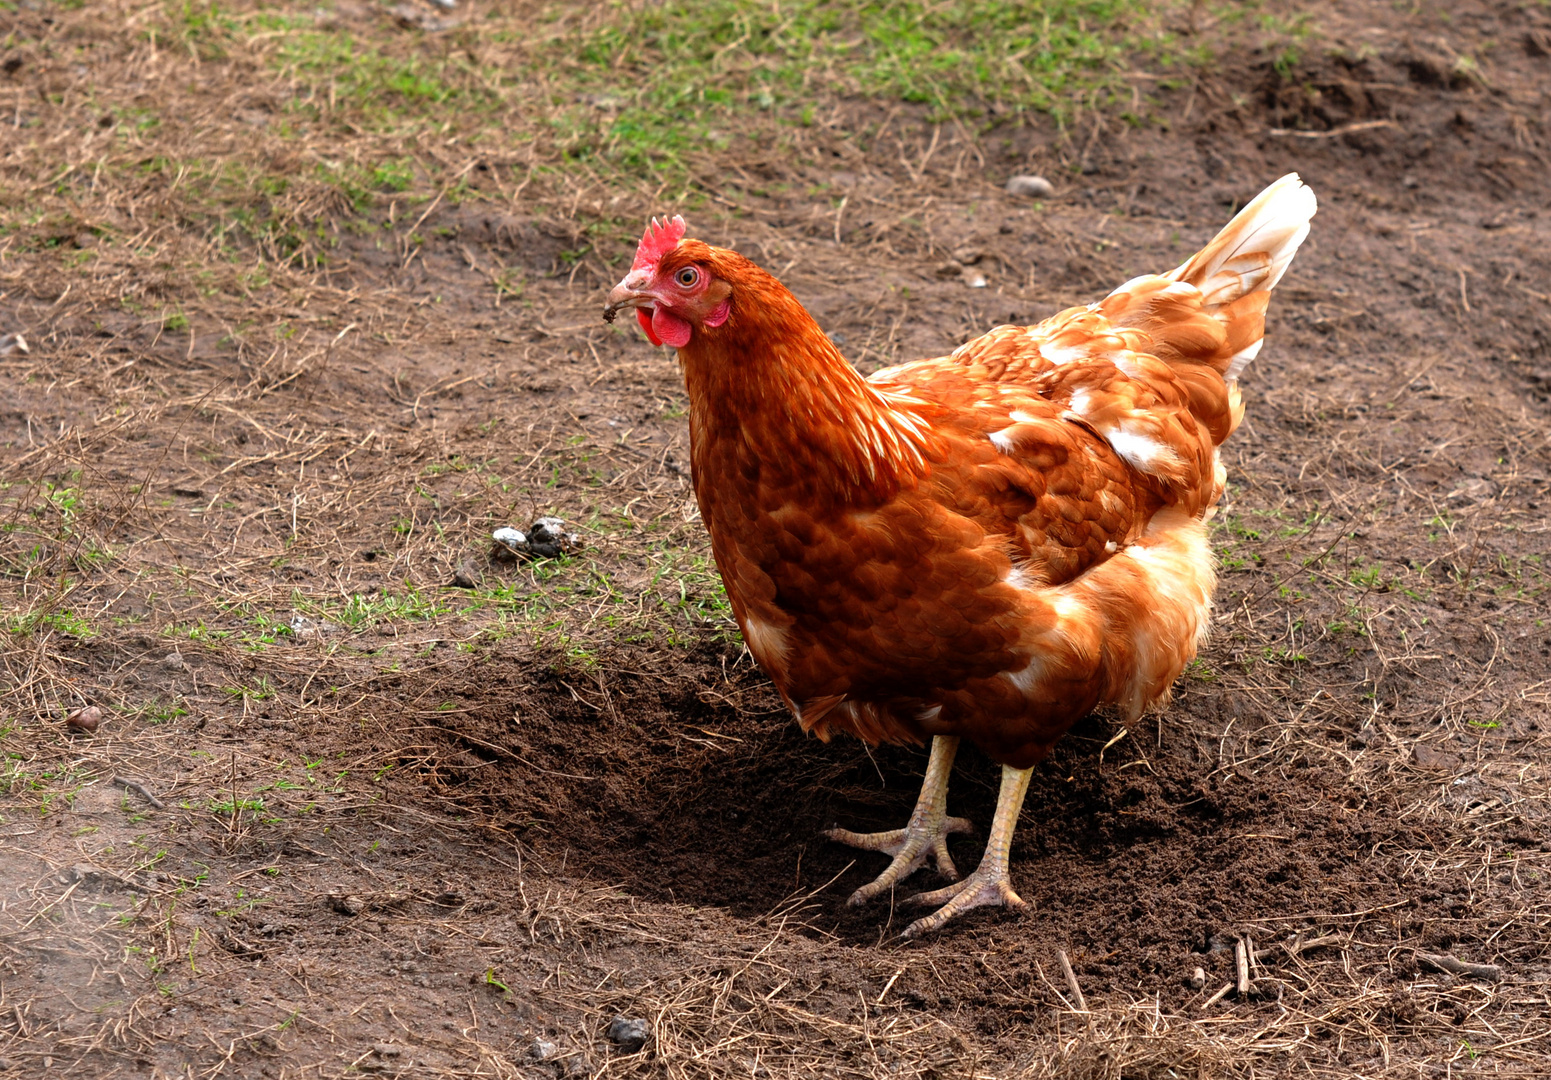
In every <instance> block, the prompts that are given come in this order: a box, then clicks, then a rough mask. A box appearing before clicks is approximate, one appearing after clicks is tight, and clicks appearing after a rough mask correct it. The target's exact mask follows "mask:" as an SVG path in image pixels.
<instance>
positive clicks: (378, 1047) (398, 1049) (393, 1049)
mask: <svg viewBox="0 0 1551 1080" xmlns="http://www.w3.org/2000/svg"><path fill="white" fill-rule="evenodd" d="M372 1051H373V1052H374V1053H375V1054H376V1055H377V1056H378V1057H385V1058H396V1057H398V1056H400V1055H401V1054H403V1053H404V1048H403V1047H402V1046H395V1045H393V1044H392V1043H373V1044H372Z"/></svg>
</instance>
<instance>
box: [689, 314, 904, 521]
mask: <svg viewBox="0 0 1551 1080" xmlns="http://www.w3.org/2000/svg"><path fill="white" fill-rule="evenodd" d="M781 292H782V293H785V290H784V289H782V290H781ZM743 308H744V310H740V311H737V312H736V313H735V314H734V316H733V317H732V318H730V319H729V320H728V322H727V323H726V324H724V326H723V327H722V328H721V329H722V332H721V333H715V334H707V333H703V332H699V331H697V332H696V334H695V336H694V338H692V339H691V340H690V343H689V345H688V346H686V347H685V348H683V349H681V350H680V351H679V358H680V360H681V362H682V363H683V366H684V381H685V384H686V386H687V388H688V390H689V401H690V434H691V440H692V443H693V453H694V459H695V460H694V466H695V479H696V486H697V488H698V487H699V486H700V485H701V483H710V484H715V485H717V486H718V487H723V486H726V485H729V484H730V485H734V486H741V485H746V484H748V483H750V482H753V483H757V484H758V485H759V486H760V487H763V488H767V489H769V490H771V491H772V492H775V491H785V492H787V493H790V494H797V493H801V494H802V495H803V496H805V497H807V498H812V499H827V500H830V501H833V502H836V503H842V504H849V505H856V504H865V503H870V502H876V501H881V500H882V499H886V498H888V497H889V496H891V495H892V494H893V493H894V492H896V491H898V490H899V487H900V486H901V484H902V483H906V482H908V481H909V480H911V479H913V478H914V477H916V476H918V475H920V474H921V473H923V472H924V471H925V456H924V449H925V443H926V440H927V438H928V436H929V431H928V428H927V425H926V423H925V422H924V421H923V420H922V419H921V418H919V417H918V416H917V415H916V409H915V408H913V407H912V404H913V403H910V402H908V401H905V400H903V399H901V398H900V397H898V396H897V395H888V394H884V393H882V392H880V391H879V390H877V389H876V388H874V387H873V386H871V385H869V384H868V383H867V382H866V381H865V380H863V379H862V377H861V376H860V375H858V374H857V373H856V371H855V369H853V368H852V367H851V365H850V364H848V363H847V362H846V360H845V358H844V357H842V356H841V355H840V352H839V350H838V349H836V348H835V346H834V343H833V342H831V341H830V340H829V338H828V337H827V336H825V334H824V332H823V331H822V330H820V329H819V326H818V324H817V323H816V322H814V320H813V317H812V316H811V315H809V314H808V313H807V311H805V310H804V309H803V308H802V306H801V305H800V304H798V303H797V301H796V299H795V298H793V297H791V294H790V293H786V294H785V296H781V297H770V298H767V299H763V300H761V302H760V303H758V304H757V305H756V304H745V305H743ZM751 467H752V469H751ZM751 471H752V474H753V475H750V474H751Z"/></svg>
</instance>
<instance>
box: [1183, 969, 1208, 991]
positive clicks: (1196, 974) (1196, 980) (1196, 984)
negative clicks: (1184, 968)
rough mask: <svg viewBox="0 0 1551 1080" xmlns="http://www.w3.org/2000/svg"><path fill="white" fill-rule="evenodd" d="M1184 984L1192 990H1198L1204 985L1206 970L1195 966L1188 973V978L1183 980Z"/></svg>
mask: <svg viewBox="0 0 1551 1080" xmlns="http://www.w3.org/2000/svg"><path fill="white" fill-rule="evenodd" d="M1185 985H1187V986H1189V987H1190V988H1191V989H1192V990H1200V989H1201V988H1202V987H1204V986H1205V985H1206V972H1205V971H1204V970H1203V969H1201V968H1196V969H1195V970H1194V971H1192V972H1191V973H1190V978H1188V979H1186V980H1185Z"/></svg>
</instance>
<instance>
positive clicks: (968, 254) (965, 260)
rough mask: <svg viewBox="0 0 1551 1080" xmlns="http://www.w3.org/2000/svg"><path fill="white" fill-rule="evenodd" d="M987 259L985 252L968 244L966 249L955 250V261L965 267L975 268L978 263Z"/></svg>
mask: <svg viewBox="0 0 1551 1080" xmlns="http://www.w3.org/2000/svg"><path fill="white" fill-rule="evenodd" d="M985 257H986V253H985V252H984V251H982V250H981V249H980V248H977V247H972V246H970V245H968V244H966V245H965V246H964V247H961V248H954V249H953V258H954V260H955V261H957V262H959V263H962V264H963V265H964V266H974V265H975V264H976V263H977V262H979V261H980V260H981V259H983V258H985Z"/></svg>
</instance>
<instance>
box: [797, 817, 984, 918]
mask: <svg viewBox="0 0 1551 1080" xmlns="http://www.w3.org/2000/svg"><path fill="white" fill-rule="evenodd" d="M973 831H974V826H973V825H971V824H970V823H969V822H968V821H966V820H964V819H963V818H950V817H945V818H943V819H942V820H941V821H940V822H939V823H937V824H936V825H935V826H933V825H932V824H931V823H930V822H920V821H917V820H916V818H915V817H912V818H911V821H910V824H909V825H908V826H907V827H905V828H903V829H891V830H889V831H888V832H876V833H857V832H852V831H851V830H850V829H829V830H828V831H826V832H825V833H824V835H825V836H827V837H829V838H830V839H831V840H834V841H837V842H838V843H841V844H849V845H850V846H851V847H855V848H861V849H863V850H864V851H881V852H883V853H884V854H885V855H890V856H892V857H893V860H894V861H893V862H891V863H889V865H888V868H887V869H885V870H884V871H883V873H881V874H879V875H878V877H877V878H876V879H875V880H874V881H871V882H869V883H868V884H866V885H863V886H862V887H861V888H860V889H857V890H856V891H855V892H854V893H852V894H851V898H850V899H849V900H847V901H846V903H848V904H850V905H851V906H852V907H860V906H861V905H862V904H865V903H866V902H867V901H869V900H871V899H872V898H873V897H875V896H877V895H878V894H879V893H883V892H887V891H888V890H889V889H892V888H893V887H894V886H895V885H897V884H898V883H899V882H900V881H903V880H904V879H905V878H907V877H909V876H910V875H911V874H913V873H915V872H916V871H917V870H919V869H921V867H922V866H924V865H925V864H926V860H927V859H928V858H930V859H931V860H932V863H933V864H934V865H935V866H936V867H937V872H938V873H940V874H942V875H943V876H944V877H946V878H948V879H949V880H950V881H952V880H955V879H957V878H958V876H959V871H958V867H956V866H954V865H953V857H952V856H951V855H949V854H948V836H949V835H950V834H951V833H967V832H973Z"/></svg>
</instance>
